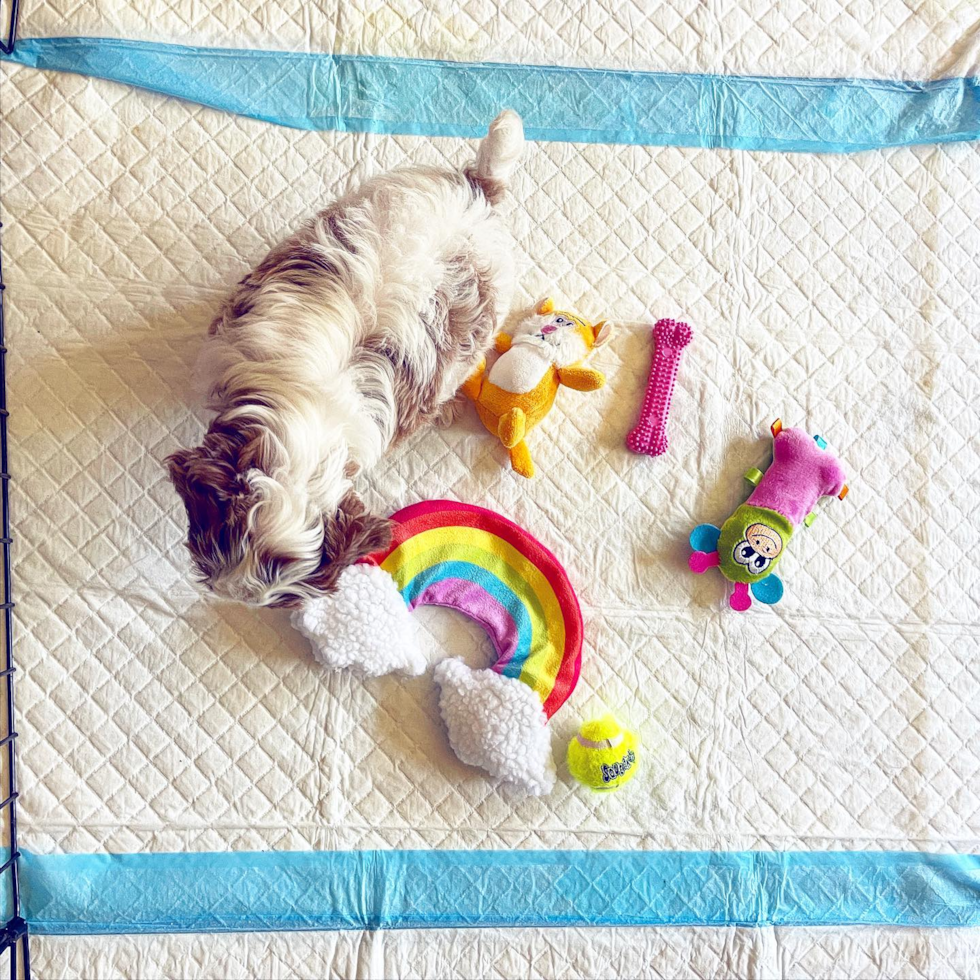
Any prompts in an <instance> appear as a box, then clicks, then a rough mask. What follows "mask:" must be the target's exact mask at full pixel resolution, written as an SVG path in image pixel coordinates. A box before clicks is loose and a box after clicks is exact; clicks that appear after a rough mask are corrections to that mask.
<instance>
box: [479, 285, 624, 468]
mask: <svg viewBox="0 0 980 980" xmlns="http://www.w3.org/2000/svg"><path fill="white" fill-rule="evenodd" d="M610 331H611V328H610V327H609V325H608V324H607V323H605V322H599V323H597V324H596V325H595V326H593V325H592V324H591V323H589V321H588V320H585V319H583V318H582V317H580V316H579V315H578V314H577V313H570V312H568V311H567V310H556V309H555V302H554V300H552V299H545V300H542V301H541V302H540V303H539V304H538V306H537V308H536V309H535V311H534V315H533V316H530V317H528V318H527V319H525V320H524V321H523V322H522V323H521V324H520V325H519V326H518V328H517V329H516V330H515V331H514V333H513V335H512V336H511V335H508V334H505V333H502V334H500V335H499V336H498V337H497V350H498V351H499V352H500V357H498V358H497V360H496V361H494V363H493V366H492V367H491V368H490V370H489V371H487V370H486V364H485V363H484V364H482V365H481V366H480V367H479V368H478V369H477V371H476V373H475V374H473V375H472V376H471V377H470V378H469V379H468V380H467V382H466V383H465V384H464V385H463V393H464V394H465V395H466V396H467V397H468V398H471V399H472V400H473V402H474V403H475V404H476V411H477V414H478V415H479V416H480V421H482V422H483V424H484V425H485V426H486V427H487V429H488V430H489V431H490V432H492V433H493V434H494V435H495V436H496V437H497V438H498V439H499V440H500V441H501V443H502V444H503V445H504V446H505V447H506V449H507V450H508V451H509V452H510V464H511V466H512V467H513V468H514V472H515V473H519V474H520V475H521V476H526V477H531V476H534V463H533V461H532V460H531V451H530V450H529V449H528V448H527V443H526V442H525V441H524V437H525V436H526V435H527V433H528V432H529V431H530V430H531V429H532V428H534V426H536V425H537V424H538V423H539V422H540V421H541V420H542V419H543V418H544V417H545V416H546V415H547V414H548V412H550V411H551V406H552V405H554V403H555V396H556V395H557V394H558V389H559V388H560V387H561V386H562V385H564V386H565V387H567V388H574V389H576V391H595V390H596V389H597V388H601V387H602V386H603V385H604V384H605V382H606V379H605V377H604V376H603V375H602V374H601V373H600V372H598V371H595V370H593V369H592V368H589V367H585V366H584V365H583V363H582V362H583V361H584V360H585V358H586V357H588V355H589V354H590V353H591V352H592V351H593V350H594V349H595V348H596V347H599V346H601V345H602V344H604V343H605V342H606V341H607V340H608V339H609V335H610Z"/></svg>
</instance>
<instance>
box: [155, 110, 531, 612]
mask: <svg viewBox="0 0 980 980" xmlns="http://www.w3.org/2000/svg"><path fill="white" fill-rule="evenodd" d="M522 149H523V129H522V126H521V121H520V118H519V117H518V116H517V115H515V114H514V113H513V112H504V113H502V114H501V115H500V116H499V117H498V118H497V119H496V120H495V121H494V123H493V124H492V125H491V127H490V131H489V133H488V134H487V137H486V138H485V139H484V140H483V141H482V142H481V144H480V148H479V152H478V155H477V159H476V162H475V163H474V164H472V165H471V166H469V167H468V168H466V169H465V170H464V171H462V172H453V171H443V170H436V169H426V168H416V169H409V170H403V171H395V172H393V173H390V174H386V175H383V176H381V177H377V178H375V179H373V180H371V181H368V182H367V183H366V184H364V185H363V186H362V187H361V188H360V189H358V190H357V191H355V192H353V193H352V194H349V195H348V196H347V197H345V198H343V199H342V200H340V201H338V202H336V203H335V204H333V205H331V206H330V207H328V208H326V209H325V210H323V211H321V212H320V213H319V214H318V215H317V216H316V217H315V218H314V219H313V220H312V221H311V222H309V223H308V224H307V225H306V226H305V227H304V228H303V229H302V230H301V231H299V232H298V233H297V234H295V235H293V236H292V237H291V238H289V239H287V240H286V241H284V242H282V243H281V244H279V245H277V246H276V247H275V248H273V249H272V251H271V252H270V253H269V254H268V255H267V256H266V258H265V259H264V260H263V261H262V262H261V263H260V264H259V265H258V266H257V267H256V268H255V269H254V270H253V271H252V272H250V273H249V274H248V275H247V276H246V277H245V278H244V279H242V281H241V282H240V283H239V284H238V287H237V289H236V290H235V291H234V292H233V293H232V295H231V296H230V297H228V299H227V300H226V301H225V303H224V305H223V306H222V308H221V310H220V311H219V313H218V315H217V317H216V318H215V320H214V322H213V323H212V324H211V328H210V331H209V337H208V340H207V343H206V345H205V354H204V360H203V369H204V373H205V377H206V379H207V382H208V388H209V398H210V407H211V408H212V409H213V410H214V411H216V412H217V415H216V416H215V418H214V419H213V420H212V422H211V425H210V427H209V429H208V432H207V434H206V435H205V437H204V440H203V442H202V444H201V445H200V446H197V447H196V448H193V449H184V450H181V451H179V452H176V453H174V454H173V455H172V456H170V457H169V458H168V460H167V463H168V466H169V471H170V477H171V479H172V481H173V483H174V486H175V487H176V489H177V492H178V493H179V494H180V496H181V497H182V498H183V500H184V504H185V506H186V509H187V518H188V522H189V532H188V539H187V546H188V548H189V549H190V552H191V556H192V558H193V561H194V564H195V566H196V568H197V571H198V573H199V576H200V578H201V580H202V581H203V582H204V583H205V584H206V585H207V586H208V587H209V588H211V589H212V590H213V591H215V592H216V593H219V594H221V595H224V596H226V597H229V598H233V599H239V600H242V601H245V602H251V603H255V604H258V605H267V606H293V605H298V604H299V603H301V602H303V601H304V600H306V599H308V598H311V597H313V596H316V595H318V594H321V593H324V592H328V591H331V590H332V589H333V588H334V586H335V584H336V581H337V578H338V577H339V575H340V572H341V571H342V570H343V569H344V568H345V567H346V566H348V565H350V564H351V563H352V562H354V561H356V560H357V559H358V558H360V557H363V556H364V555H366V554H369V553H370V552H372V551H375V550H377V549H378V548H381V547H383V546H384V544H385V543H386V542H387V540H388V537H389V530H388V524H387V521H385V520H384V519H382V518H379V517H376V516H374V515H371V514H369V513H367V512H366V511H365V508H364V506H363V505H362V504H361V502H360V500H359V499H358V497H357V495H356V494H355V492H354V491H353V489H352V483H351V480H352V478H353V476H354V475H355V474H356V473H357V472H359V471H360V470H363V469H365V468H367V467H370V466H372V465H373V464H374V463H375V462H377V460H378V459H379V458H380V457H381V456H382V455H383V454H384V452H385V451H386V450H387V449H388V447H389V446H390V445H391V444H392V443H393V442H394V441H395V440H396V439H397V438H399V437H401V436H404V435H406V434H407V433H409V432H411V431H413V430H415V429H417V428H418V427H419V426H421V425H424V424H426V423H428V422H431V421H433V420H435V419H438V418H441V417H443V416H445V414H446V413H447V410H448V407H449V405H450V403H451V402H452V400H453V398H454V396H455V394H456V391H457V390H458V388H459V387H460V385H461V384H462V382H463V381H464V380H465V379H466V378H467V377H468V375H469V374H470V373H471V372H472V371H473V370H474V369H475V367H476V366H477V364H478V363H479V361H480V359H481V358H482V356H483V354H484V353H485V351H486V350H487V348H488V347H489V346H490V344H491V342H492V340H493V337H494V335H495V333H496V332H497V330H498V328H499V326H500V324H501V322H502V320H503V318H504V317H505V316H506V313H507V310H508V308H509V305H510V299H511V293H512V290H513V270H512V263H511V251H512V243H511V240H510V237H509V235H508V233H507V231H506V229H505V228H504V226H503V223H502V222H501V221H500V219H499V217H498V215H497V214H496V212H495V211H494V208H493V205H494V204H495V203H496V202H497V201H498V200H499V198H500V197H501V196H502V194H503V193H504V190H505V188H506V186H507V182H508V179H509V177H510V175H511V173H512V171H513V169H514V167H515V165H516V163H517V161H518V159H519V157H520V154H521V151H522Z"/></svg>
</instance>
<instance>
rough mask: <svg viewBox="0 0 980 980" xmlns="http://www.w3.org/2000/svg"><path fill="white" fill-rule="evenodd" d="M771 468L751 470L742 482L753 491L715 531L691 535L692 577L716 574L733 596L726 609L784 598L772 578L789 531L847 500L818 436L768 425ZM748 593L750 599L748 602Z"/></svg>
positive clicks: (704, 527)
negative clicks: (817, 510) (834, 501)
mask: <svg viewBox="0 0 980 980" xmlns="http://www.w3.org/2000/svg"><path fill="white" fill-rule="evenodd" d="M772 436H773V442H772V465H771V466H770V467H769V469H768V470H767V471H766V472H765V473H762V471H761V470H757V469H751V470H749V471H748V473H746V474H745V478H746V479H747V480H748V481H749V482H750V483H752V484H754V485H755V489H754V490H753V491H752V493H751V494H750V495H749V498H748V500H746V501H745V503H744V504H741V505H740V506H739V507H738V508H736V510H735V513H734V514H732V516H731V517H729V518H728V520H727V521H725V523H724V524H722V526H721V528H720V529H719V528H717V527H715V526H714V524H699V525H698V526H697V527H696V528H695V529H694V530H693V531H692V532H691V548H692V549H693V551H694V553H693V554H692V555H691V557H690V560H689V564H690V566H691V571H693V572H697V573H698V574H700V573H702V572H706V571H707V570H708V569H709V568H718V569H719V570H720V571H721V574H722V575H724V576H725V578H727V579H728V581H729V582H733V583H734V584H735V591H734V592H733V593H732V595H731V598H730V599H729V605H730V606H731V607H732V609H734V610H736V611H737V612H744V611H745V610H746V609H748V608H749V606H751V605H752V598H751V596H755V598H756V599H758V600H759V602H764V603H767V604H770V605H771V604H772V603H775V602H779V600H780V599H781V598H782V596H783V583H782V580H781V579H780V578H779V576H778V575H776V574H775V567H776V564H777V563H778V562H779V559H780V558H781V557H782V556H783V554H784V553H785V549H786V545H788V544H789V540H790V538H791V537H792V536H793V530H794V528H795V527H796V525H797V524H800V523H801V522H802V523H803V524H804V526H807V527H809V525H810V524H811V523H812V522H813V518H814V514H813V507H814V505H815V504H816V502H817V501H818V500H819V499H820V498H821V497H829V496H836V497H839V498H840V499H841V500H843V499H844V497H845V496H846V495H847V484H846V483H845V482H844V479H845V477H844V469H843V467H842V466H841V464H840V461H839V460H838V459H837V458H836V457H835V456H833V455H831V453H829V452H828V451H827V443H826V442H825V441H824V439H823V438H822V437H821V436H813V437H812V438H811V437H810V436H809V435H807V433H806V432H804V431H803V430H802V429H784V428H783V424H782V422H781V421H780V420H779V419H776V421H775V422H773V424H772ZM750 591H751V596H750V594H749V593H750Z"/></svg>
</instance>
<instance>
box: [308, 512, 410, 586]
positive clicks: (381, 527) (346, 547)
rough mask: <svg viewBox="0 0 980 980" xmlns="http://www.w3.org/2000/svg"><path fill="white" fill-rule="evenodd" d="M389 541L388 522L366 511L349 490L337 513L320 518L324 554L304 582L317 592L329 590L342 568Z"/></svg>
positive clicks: (389, 529) (334, 584) (335, 584)
mask: <svg viewBox="0 0 980 980" xmlns="http://www.w3.org/2000/svg"><path fill="white" fill-rule="evenodd" d="M390 542H391V522H390V521H389V520H387V519H386V518H383V517H376V516H375V515H374V514H369V513H368V512H367V511H366V510H365V508H364V505H363V504H362V503H361V501H360V500H359V499H358V497H357V496H356V495H355V494H353V493H349V494H348V495H347V496H346V497H344V499H343V500H342V501H341V503H340V507H339V508H338V509H337V513H336V514H334V515H333V516H332V517H325V518H324V520H323V557H322V559H321V561H320V565H319V567H318V568H317V570H316V571H315V572H314V573H313V575H311V576H310V578H309V579H308V580H307V582H306V583H305V584H306V585H308V586H309V587H310V588H312V589H314V590H316V591H317V592H332V591H333V590H334V589H335V588H336V586H337V580H338V579H339V578H340V573H341V572H342V571H343V570H344V569H345V568H347V567H349V566H350V565H353V564H354V563H355V562H356V561H359V560H360V559H361V558H364V557H366V556H367V555H370V554H373V553H374V552H375V551H380V550H381V549H382V548H385V547H387V546H388V544H389V543H390Z"/></svg>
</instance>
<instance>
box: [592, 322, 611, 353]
mask: <svg viewBox="0 0 980 980" xmlns="http://www.w3.org/2000/svg"><path fill="white" fill-rule="evenodd" d="M592 333H593V335H594V336H595V340H594V341H593V344H592V346H593V347H601V346H602V345H603V344H604V343H606V341H608V340H609V338H610V337H611V336H612V325H611V324H609V323H607V322H606V321H605V320H600V321H599V322H598V323H597V324H596V325H595V326H594V327H593V328H592Z"/></svg>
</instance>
